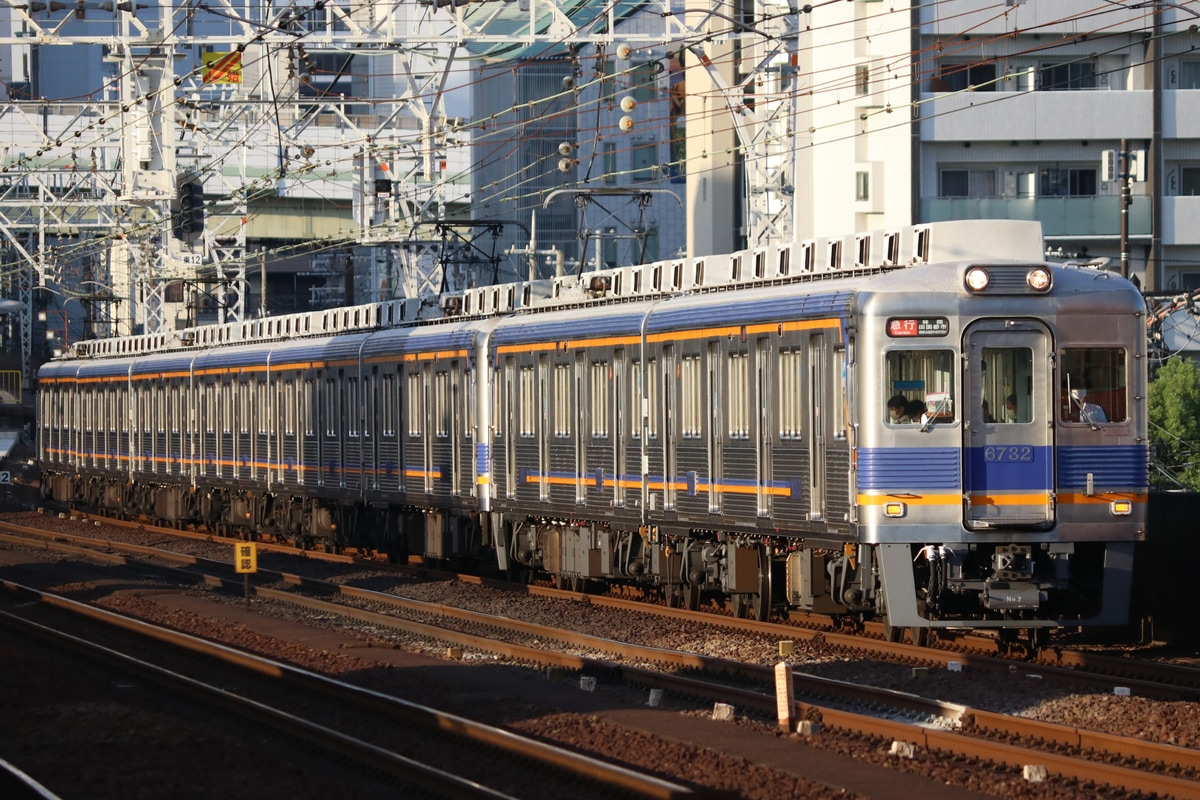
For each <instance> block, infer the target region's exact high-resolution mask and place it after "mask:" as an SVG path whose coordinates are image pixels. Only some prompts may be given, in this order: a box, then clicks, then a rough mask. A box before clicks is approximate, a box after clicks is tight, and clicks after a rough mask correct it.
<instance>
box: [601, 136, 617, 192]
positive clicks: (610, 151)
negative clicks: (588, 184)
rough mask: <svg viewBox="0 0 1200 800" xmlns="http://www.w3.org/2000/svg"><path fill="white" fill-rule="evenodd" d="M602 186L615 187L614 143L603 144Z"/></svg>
mask: <svg viewBox="0 0 1200 800" xmlns="http://www.w3.org/2000/svg"><path fill="white" fill-rule="evenodd" d="M603 152H604V156H603V157H604V185H605V186H616V185H617V145H616V143H614V142H605V143H604V151H603Z"/></svg>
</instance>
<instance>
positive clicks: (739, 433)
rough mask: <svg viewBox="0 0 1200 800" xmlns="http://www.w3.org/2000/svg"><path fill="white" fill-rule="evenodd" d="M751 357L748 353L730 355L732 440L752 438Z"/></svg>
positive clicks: (728, 395) (730, 426)
mask: <svg viewBox="0 0 1200 800" xmlns="http://www.w3.org/2000/svg"><path fill="white" fill-rule="evenodd" d="M749 367H750V357H749V355H748V354H747V353H730V354H729V391H728V394H727V395H726V397H727V399H728V403H727V404H726V406H727V409H728V424H729V438H730V439H748V438H749V437H750V397H749V395H750V386H749Z"/></svg>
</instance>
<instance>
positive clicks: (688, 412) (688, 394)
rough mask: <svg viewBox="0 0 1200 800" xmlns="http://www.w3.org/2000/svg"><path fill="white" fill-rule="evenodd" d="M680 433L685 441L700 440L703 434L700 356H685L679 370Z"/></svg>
mask: <svg viewBox="0 0 1200 800" xmlns="http://www.w3.org/2000/svg"><path fill="white" fill-rule="evenodd" d="M679 383H680V387H679V391H680V400H679V403H680V423H681V424H682V429H681V431H680V433H681V435H682V436H683V438H684V439H699V438H700V436H701V434H702V433H703V428H702V427H701V424H702V421H703V419H704V413H703V405H704V401H703V397H702V396H701V391H700V387H701V384H700V356H698V355H691V356H684V357H683V359H682V360H681V362H680V368H679Z"/></svg>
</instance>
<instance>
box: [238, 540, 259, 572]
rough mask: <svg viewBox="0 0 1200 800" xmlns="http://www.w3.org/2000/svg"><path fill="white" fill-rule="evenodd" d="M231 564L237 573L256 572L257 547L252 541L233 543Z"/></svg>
mask: <svg viewBox="0 0 1200 800" xmlns="http://www.w3.org/2000/svg"><path fill="white" fill-rule="evenodd" d="M233 566H234V569H235V570H236V571H237V572H238V573H239V574H241V573H243V572H258V548H257V546H256V545H255V544H254V542H238V543H237V544H236V545H234V555H233Z"/></svg>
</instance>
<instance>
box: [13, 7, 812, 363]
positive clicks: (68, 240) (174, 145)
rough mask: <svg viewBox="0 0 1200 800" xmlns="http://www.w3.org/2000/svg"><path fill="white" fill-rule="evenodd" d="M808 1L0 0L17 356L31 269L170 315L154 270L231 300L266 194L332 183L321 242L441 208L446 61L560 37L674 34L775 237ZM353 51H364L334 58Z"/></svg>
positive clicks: (435, 215)
mask: <svg viewBox="0 0 1200 800" xmlns="http://www.w3.org/2000/svg"><path fill="white" fill-rule="evenodd" d="M809 11H810V9H809V8H808V7H805V8H802V9H797V8H795V7H790V6H787V5H783V4H776V3H770V2H761V0H760V2H756V3H752V4H739V5H736V6H734V5H730V6H728V7H726V6H722V5H717V6H714V5H713V4H711V3H709V4H704V5H703V6H701V4H699V3H696V4H694V5H690V6H688V7H686V8H685V7H684V6H682V5H681V4H680V3H674V2H671V1H670V0H646V1H645V2H636V3H603V2H597V1H596V0H517V1H516V2H507V1H505V2H460V0H417V1H416V2H379V1H376V2H370V1H369V0H368V1H367V2H358V1H355V2H350V1H349V0H344V1H343V0H298V1H296V2H275V1H274V0H266V1H265V2H264V1H256V2H231V0H207V1H206V2H197V1H193V2H172V3H168V4H165V5H143V4H142V3H136V2H130V1H129V0H121V1H120V2H112V1H111V0H109V1H108V2H92V1H91V0H77V2H31V1H30V0H0V45H3V46H4V48H5V49H6V51H7V53H8V55H9V58H8V59H7V60H8V62H9V64H8V67H7V69H8V70H9V73H10V74H8V75H7V76H6V78H7V80H8V85H9V87H10V91H9V96H8V99H7V100H6V101H4V102H2V103H0V131H2V132H3V140H4V142H5V145H4V146H3V149H2V150H0V234H2V235H3V237H4V252H5V254H6V256H7V258H6V259H5V273H4V274H5V277H6V279H7V282H8V285H9V286H11V287H13V292H14V293H15V295H16V297H17V299H19V300H20V301H21V303H22V305H23V308H24V309H25V311H24V312H23V315H22V323H21V331H22V337H23V342H22V349H23V356H24V363H26V364H28V363H29V360H30V359H29V356H30V341H31V320H32V317H33V313H34V312H33V309H34V307H35V296H36V294H37V292H38V291H46V292H56V293H59V294H60V295H61V296H62V298H64V299H65V300H71V299H79V300H86V301H88V302H92V303H100V304H102V305H103V304H104V303H113V304H118V303H119V307H118V306H116V305H113V306H110V307H109V308H107V309H102V311H101V312H100V313H98V314H97V315H96V318H95V319H96V320H97V321H96V323H95V328H94V329H93V331H92V333H93V334H94V335H102V336H103V335H110V334H114V333H133V332H146V333H151V332H156V331H161V330H164V329H170V328H171V327H173V326H174V324H175V320H174V319H173V318H172V316H171V311H170V303H171V300H170V299H169V298H168V296H167V287H168V286H169V285H170V284H172V283H173V282H179V281H197V280H201V281H203V282H206V283H209V284H214V285H217V286H218V291H219V292H220V293H221V295H222V297H223V298H224V299H223V302H222V303H221V304H220V314H221V318H222V319H238V318H241V317H242V316H243V315H245V314H247V313H248V309H247V308H246V286H247V282H246V262H247V257H248V254H247V234H248V229H249V228H251V227H252V225H253V217H254V214H255V213H256V212H255V209H256V206H257V204H258V203H259V202H260V201H262V200H264V199H269V198H276V197H314V198H338V199H341V198H348V199H350V200H351V201H352V203H353V208H354V213H353V221H354V226H353V228H352V229H347V230H343V231H338V232H336V234H328V233H326V234H324V238H325V239H328V240H329V242H330V244H335V243H336V244H339V245H341V244H346V243H352V244H370V243H376V242H388V241H396V240H399V239H402V238H403V237H404V236H405V235H406V234H407V232H409V231H411V230H412V229H413V228H414V227H415V226H417V225H418V224H420V223H421V222H423V221H426V220H431V219H441V218H442V217H443V216H444V213H443V212H444V204H445V201H446V186H447V176H446V175H445V173H444V171H443V165H444V162H445V153H446V150H447V149H448V148H454V147H465V146H468V144H469V139H468V138H467V136H466V135H464V134H469V128H470V126H471V122H470V121H464V120H459V119H454V118H451V117H450V116H449V115H448V114H447V112H446V105H445V99H446V96H447V92H448V91H449V90H450V89H451V88H452V85H453V82H454V81H453V76H454V75H455V74H458V73H457V72H456V71H457V70H463V69H465V68H469V67H470V66H471V65H473V64H475V63H479V62H484V61H487V62H496V61H498V60H504V59H520V58H524V57H528V56H530V55H531V54H537V53H542V52H546V51H547V50H549V49H551V48H561V47H563V46H568V47H575V48H578V47H586V46H591V47H596V48H604V49H607V50H608V51H610V52H612V51H614V50H615V49H616V48H618V47H626V48H631V49H634V50H636V49H638V48H650V47H654V46H659V47H661V46H663V45H666V44H670V45H671V46H676V44H677V45H678V46H680V47H686V48H687V50H688V52H690V53H692V54H693V55H694V56H695V58H693V59H691V60H690V64H689V69H690V70H698V71H700V72H702V73H703V74H704V80H705V81H707V84H708V85H709V86H711V87H712V89H711V91H710V92H709V93H708V94H707V95H702V94H701V92H700V91H696V92H694V93H693V94H694V95H695V97H693V96H689V98H688V103H689V116H692V111H693V110H696V111H699V108H700V107H699V106H695V107H693V106H692V105H691V104H692V103H693V102H697V103H704V104H705V109H706V113H703V114H701V113H696V114H695V115H694V116H695V118H696V119H697V120H706V121H707V123H706V124H708V125H711V124H713V120H714V116H713V114H712V113H711V108H712V106H713V104H718V105H720V104H723V105H724V106H725V109H726V110H727V111H729V112H732V114H731V116H727V117H725V119H726V120H728V119H730V118H732V119H733V120H734V127H735V128H736V131H737V134H738V142H737V144H736V145H735V149H736V151H737V154H738V159H737V164H736V166H734V165H731V169H732V168H736V169H740V170H743V171H744V173H743V174H742V176H741V177H738V178H735V180H737V181H739V182H740V184H741V193H742V196H743V198H744V200H743V202H742V206H743V209H744V214H743V217H742V219H743V220H744V222H743V233H744V236H745V240H746V241H747V242H749V243H751V244H758V243H769V242H772V241H778V240H784V239H787V238H789V237H791V236H792V234H793V223H792V217H791V214H790V198H791V194H792V192H793V191H794V184H795V180H794V175H793V172H794V160H793V152H794V144H795V136H796V132H797V129H796V110H795V105H794V102H793V101H794V100H795V98H796V97H797V95H799V94H802V93H803V92H802V87H801V86H800V82H801V81H802V78H803V76H802V73H801V71H800V69H799V67H798V65H799V61H800V59H799V52H798V51H799V45H798V42H799V36H800V33H801V32H802V30H803V29H804V27H805V26H806V25H807V18H808V15H809ZM331 54H332V55H333V56H335V57H333V58H330V56H331ZM322 58H324V60H322ZM89 59H91V60H102V63H103V65H104V66H103V69H102V71H101V72H100V73H98V75H97V78H96V80H95V81H94V82H93V84H92V85H90V86H88V87H87V91H86V93H85V94H83V95H81V96H75V97H71V98H69V99H66V98H45V97H42V96H39V94H40V93H39V92H38V87H37V75H36V65H38V64H41V65H42V66H43V67H45V66H46V65H49V64H52V63H53V64H57V65H72V64H76V63H77V62H82V61H85V60H89ZM339 59H340V61H339ZM352 59H354V60H355V63H356V64H361V65H364V66H365V67H366V68H365V70H362V71H360V70H357V69H356V70H355V71H354V74H353V75H346V74H339V71H338V67H337V65H338V64H339V63H341V64H342V65H343V66H342V67H341V70H342V72H345V71H346V70H348V68H349V65H350V64H351V60H352ZM30 63H32V64H33V65H34V68H28V67H27V68H26V69H27V71H28V74H18V73H19V71H20V68H19V65H22V64H26V65H28V64H30ZM314 63H316V64H317V66H314ZM322 64H323V65H325V67H324V68H322V67H321V66H320V65H322ZM330 64H332V65H333V67H329V66H328V65H330ZM59 68H60V69H62V68H65V66H60V67H59ZM463 74H466V73H465V72H464V73H463ZM22 79H25V80H22ZM702 83H703V81H701V80H700V79H697V80H695V81H694V84H695V85H696V87H700V86H701V84H702ZM347 87H351V89H352V90H351V91H350V92H348V93H347V91H346V88H347ZM696 124H697V126H700V125H701V123H700V122H697V123H696ZM726 127H728V126H727V125H726ZM699 129H700V128H699V127H697V128H696V129H695V130H696V132H698V131H699ZM692 133H693V129H692V128H691V127H689V136H691V135H692ZM691 157H692V156H691V155H690V154H689V158H691ZM689 180H691V173H690V171H689ZM184 182H198V183H200V184H201V185H202V186H203V196H204V201H203V202H204V207H205V221H204V225H203V232H202V233H196V232H192V233H190V234H188V235H182V236H181V235H179V233H178V227H177V226H178V215H179V214H180V213H181V210H180V205H179V204H180V196H181V195H180V187H181V183H184ZM173 222H174V223H175V224H174V225H173ZM315 238H316V239H318V240H321V239H322V235H316V236H315ZM335 240H336V241H335ZM410 267H411V268H412V269H414V270H419V269H437V268H438V267H437V265H428V264H419V263H414V264H411V265H410ZM440 283H441V282H440V280H438V279H436V278H434V277H432V276H425V277H424V278H421V279H416V280H410V284H411V285H415V286H425V287H428V286H437V285H440Z"/></svg>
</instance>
